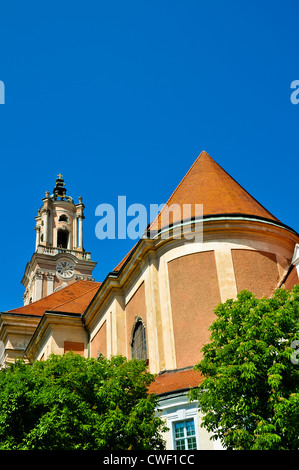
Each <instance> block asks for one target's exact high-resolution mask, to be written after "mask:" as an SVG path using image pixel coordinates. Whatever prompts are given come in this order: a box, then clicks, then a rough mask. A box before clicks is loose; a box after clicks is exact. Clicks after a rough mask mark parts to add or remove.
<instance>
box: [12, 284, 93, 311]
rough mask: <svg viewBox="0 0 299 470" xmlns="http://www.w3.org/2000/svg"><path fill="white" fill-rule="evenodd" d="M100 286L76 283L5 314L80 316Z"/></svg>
mask: <svg viewBox="0 0 299 470" xmlns="http://www.w3.org/2000/svg"><path fill="white" fill-rule="evenodd" d="M100 285H101V283H100V282H93V281H76V282H74V283H73V284H70V285H69V286H67V287H64V288H62V289H60V290H58V291H57V292H54V293H53V294H50V295H48V296H47V297H44V298H43V299H40V300H37V301H36V302H33V303H32V304H29V305H25V306H23V307H19V308H15V309H13V310H9V311H8V312H7V313H19V314H24V315H37V316H42V315H43V313H44V312H45V311H46V310H48V311H59V312H67V313H81V314H82V313H84V312H85V310H86V308H87V306H88V305H89V303H90V302H91V300H92V299H93V297H94V296H95V294H96V292H97V290H98V288H99V287H100Z"/></svg>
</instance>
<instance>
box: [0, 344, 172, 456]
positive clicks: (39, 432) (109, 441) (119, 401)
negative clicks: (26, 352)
mask: <svg viewBox="0 0 299 470" xmlns="http://www.w3.org/2000/svg"><path fill="white" fill-rule="evenodd" d="M153 379H154V376H153V375H151V374H149V373H148V372H147V368H146V364H145V363H144V362H143V361H137V360H132V361H128V360H126V359H125V358H124V357H120V356H116V357H113V358H111V359H110V360H108V359H105V358H100V359H98V360H96V359H85V358H83V357H81V356H80V355H75V354H73V353H67V354H65V355H64V356H55V355H52V356H50V358H49V359H48V360H46V361H36V362H34V363H33V364H32V365H26V364H24V363H23V362H21V361H18V362H16V363H15V364H14V365H11V366H10V367H9V368H7V369H3V370H2V371H0V449H2V450H3V449H11V450H27V449H47V450H54V449H84V450H94V449H105V450H120V449H121V450H124V449H132V450H135V449H163V441H162V438H161V435H160V432H163V431H165V429H164V425H163V423H162V421H161V419H160V418H159V417H157V416H156V414H155V408H156V405H157V401H156V397H155V396H154V395H152V394H149V393H148V386H149V385H150V383H151V382H152V381H153Z"/></svg>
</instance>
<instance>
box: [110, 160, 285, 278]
mask: <svg viewBox="0 0 299 470" xmlns="http://www.w3.org/2000/svg"><path fill="white" fill-rule="evenodd" d="M172 204H178V205H179V206H180V207H181V208H182V207H183V204H191V209H193V211H191V214H190V216H189V217H194V215H195V213H194V208H195V204H203V216H208V215H210V216H213V215H228V214H242V215H248V216H255V217H262V218H266V219H270V220H273V221H276V222H279V220H278V219H277V218H276V217H274V215H272V214H271V213H270V212H269V211H268V210H267V209H265V208H264V207H263V206H262V205H261V204H260V203H259V202H258V201H256V199H254V198H253V197H252V196H251V195H250V194H249V193H248V192H247V191H246V190H245V189H244V188H242V186H240V184H239V183H237V182H236V181H235V180H234V179H233V178H232V177H231V176H230V175H229V174H228V173H227V172H226V171H225V170H223V168H221V166H220V165H218V163H216V162H215V161H214V160H213V158H212V157H211V156H210V155H209V154H208V153H207V152H205V151H203V152H201V154H200V155H199V156H198V157H197V159H196V160H195V162H194V163H193V165H192V166H191V168H190V169H189V171H188V172H187V173H186V175H185V176H184V178H183V179H182V181H181V182H180V184H179V185H178V186H177V188H176V189H175V190H174V192H173V193H172V195H171V196H170V198H169V200H168V201H167V203H166V205H165V206H164V208H163V209H162V210H161V212H160V214H159V215H158V217H157V218H156V219H155V220H154V221H152V222H151V224H150V227H149V230H158V229H160V228H161V220H162V215H163V214H165V213H166V207H170V206H171V205H172ZM181 215H183V211H182V210H181V214H179V216H181ZM179 219H180V220H178V217H176V214H174V216H173V217H172V213H171V212H170V220H169V224H172V223H175V222H179V221H181V217H179ZM135 246H136V245H135ZM134 248H135V247H133V248H132V250H130V252H129V253H128V254H127V255H126V256H125V257H124V258H123V260H122V261H121V262H120V263H119V264H118V266H116V267H115V268H114V271H119V270H120V269H121V268H122V266H123V265H124V264H125V262H126V261H127V259H128V257H129V256H130V254H131V253H132V251H133V250H134Z"/></svg>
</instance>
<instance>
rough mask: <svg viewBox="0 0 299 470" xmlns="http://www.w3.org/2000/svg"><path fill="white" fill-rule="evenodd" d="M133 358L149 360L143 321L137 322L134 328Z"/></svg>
mask: <svg viewBox="0 0 299 470" xmlns="http://www.w3.org/2000/svg"><path fill="white" fill-rule="evenodd" d="M131 356H132V359H139V360H144V361H146V360H147V350H146V334H145V326H144V324H143V322H142V320H137V321H136V323H135V325H134V328H133V334H132V341H131Z"/></svg>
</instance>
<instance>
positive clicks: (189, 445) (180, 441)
mask: <svg viewBox="0 0 299 470" xmlns="http://www.w3.org/2000/svg"><path fill="white" fill-rule="evenodd" d="M174 448H175V449H176V450H191V449H196V435H195V427H194V420H193V419H189V420H187V421H179V422H177V423H174Z"/></svg>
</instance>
